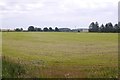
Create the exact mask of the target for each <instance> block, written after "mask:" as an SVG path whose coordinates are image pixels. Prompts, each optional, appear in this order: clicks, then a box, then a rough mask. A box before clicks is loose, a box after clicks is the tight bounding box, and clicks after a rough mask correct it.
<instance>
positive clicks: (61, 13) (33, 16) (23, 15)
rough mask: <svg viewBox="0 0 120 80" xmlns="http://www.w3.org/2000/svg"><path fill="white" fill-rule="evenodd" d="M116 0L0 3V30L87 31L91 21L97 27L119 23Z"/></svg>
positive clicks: (0, 0)
mask: <svg viewBox="0 0 120 80" xmlns="http://www.w3.org/2000/svg"><path fill="white" fill-rule="evenodd" d="M118 1H119V0H0V19H1V21H0V22H1V26H2V28H3V29H5V28H10V29H14V28H16V27H18V28H20V27H23V28H24V29H27V27H28V26H30V25H33V26H35V27H41V28H43V27H50V26H51V27H53V28H54V27H55V26H58V27H68V28H75V26H76V27H77V28H80V27H83V28H88V26H89V24H90V23H91V22H93V21H98V22H99V23H100V24H102V23H103V24H105V23H107V22H112V23H113V24H115V23H117V22H118Z"/></svg>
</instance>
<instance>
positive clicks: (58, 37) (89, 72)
mask: <svg viewBox="0 0 120 80" xmlns="http://www.w3.org/2000/svg"><path fill="white" fill-rule="evenodd" d="M2 36H3V37H2V40H3V43H2V51H3V57H5V58H3V67H4V69H3V77H5V78H6V77H26V78H31V77H32V78H111V77H112V78H116V77H117V76H118V35H117V34H116V33H69V32H68V33H63V32H3V33H2ZM10 65H12V66H11V67H10ZM9 67H10V68H9ZM14 67H15V68H14ZM5 68H6V70H5ZM8 68H9V69H8ZM19 69H20V70H19ZM8 70H10V71H8ZM14 71H17V72H18V73H19V74H17V72H14ZM11 72H12V73H13V74H14V75H11ZM6 74H8V75H6Z"/></svg>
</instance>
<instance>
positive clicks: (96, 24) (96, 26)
mask: <svg viewBox="0 0 120 80" xmlns="http://www.w3.org/2000/svg"><path fill="white" fill-rule="evenodd" d="M94 29H95V31H96V32H98V31H99V24H98V22H96V23H95V27H94Z"/></svg>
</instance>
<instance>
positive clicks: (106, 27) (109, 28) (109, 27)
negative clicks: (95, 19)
mask: <svg viewBox="0 0 120 80" xmlns="http://www.w3.org/2000/svg"><path fill="white" fill-rule="evenodd" d="M113 31H114V28H113V25H112V23H111V22H109V23H107V24H106V25H105V32H113Z"/></svg>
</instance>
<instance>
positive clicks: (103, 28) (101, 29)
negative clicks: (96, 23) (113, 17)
mask: <svg viewBox="0 0 120 80" xmlns="http://www.w3.org/2000/svg"><path fill="white" fill-rule="evenodd" d="M100 32H105V26H104V25H103V24H102V25H101V26H100Z"/></svg>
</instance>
